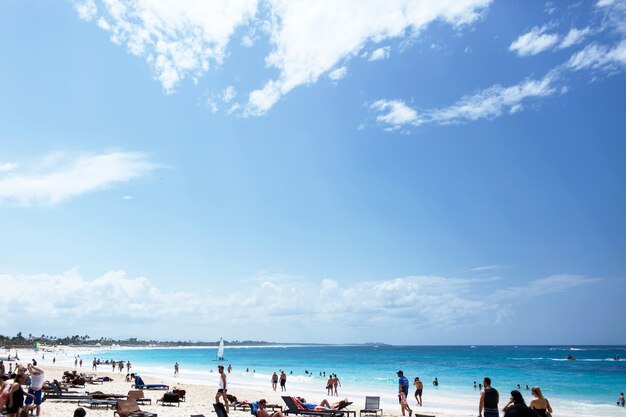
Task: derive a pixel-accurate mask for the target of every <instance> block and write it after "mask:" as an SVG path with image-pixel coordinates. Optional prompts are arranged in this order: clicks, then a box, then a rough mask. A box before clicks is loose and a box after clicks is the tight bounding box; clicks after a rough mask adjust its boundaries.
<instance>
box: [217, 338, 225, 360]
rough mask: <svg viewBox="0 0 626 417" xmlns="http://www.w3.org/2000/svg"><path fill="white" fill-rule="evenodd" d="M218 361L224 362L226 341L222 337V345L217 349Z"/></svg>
mask: <svg viewBox="0 0 626 417" xmlns="http://www.w3.org/2000/svg"><path fill="white" fill-rule="evenodd" d="M217 360H218V361H223V360H224V339H222V338H221V337H220V345H219V347H218V348H217Z"/></svg>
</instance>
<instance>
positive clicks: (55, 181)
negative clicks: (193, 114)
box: [0, 152, 157, 206]
mask: <svg viewBox="0 0 626 417" xmlns="http://www.w3.org/2000/svg"><path fill="white" fill-rule="evenodd" d="M156 167H157V166H156V165H155V164H153V163H151V162H150V161H148V159H147V157H146V156H145V155H144V154H142V153H140V152H110V153H104V154H99V155H94V154H83V155H70V154H67V153H54V154H49V155H46V156H45V157H43V158H41V159H40V160H39V161H36V162H35V163H31V165H30V167H24V168H22V169H21V170H12V171H10V172H8V173H5V174H4V175H0V204H17V205H20V206H30V205H55V204H58V203H61V202H63V201H66V200H68V199H71V198H74V197H77V196H79V195H82V194H85V193H89V192H93V191H96V190H101V189H104V188H106V187H109V186H111V185H113V184H116V183H123V182H128V181H130V180H132V179H135V178H139V177H142V176H144V175H146V174H147V173H148V172H150V171H151V170H153V169H155V168H156Z"/></svg>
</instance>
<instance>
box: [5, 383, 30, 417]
mask: <svg viewBox="0 0 626 417" xmlns="http://www.w3.org/2000/svg"><path fill="white" fill-rule="evenodd" d="M25 380H26V374H24V373H19V374H17V375H16V376H15V379H14V380H13V384H12V385H11V389H10V390H9V398H8V399H7V404H6V406H7V415H6V417H17V416H19V415H20V413H21V410H22V408H24V396H29V397H32V395H31V394H28V393H25V392H24V390H23V389H22V384H23V383H24V381H25Z"/></svg>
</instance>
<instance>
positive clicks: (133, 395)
mask: <svg viewBox="0 0 626 417" xmlns="http://www.w3.org/2000/svg"><path fill="white" fill-rule="evenodd" d="M127 397H128V399H129V400H130V399H133V400H135V402H137V403H138V404H145V403H148V404H152V400H151V399H150V398H146V397H145V396H144V394H143V391H142V390H140V389H131V390H130V391H128V395H127Z"/></svg>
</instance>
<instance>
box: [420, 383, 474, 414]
mask: <svg viewBox="0 0 626 417" xmlns="http://www.w3.org/2000/svg"><path fill="white" fill-rule="evenodd" d="M413 385H415V401H417V405H418V406H420V407H421V406H422V391H423V390H424V384H423V383H422V381H420V377H419V376H416V377H415V380H414V381H413ZM474 386H476V382H474Z"/></svg>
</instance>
